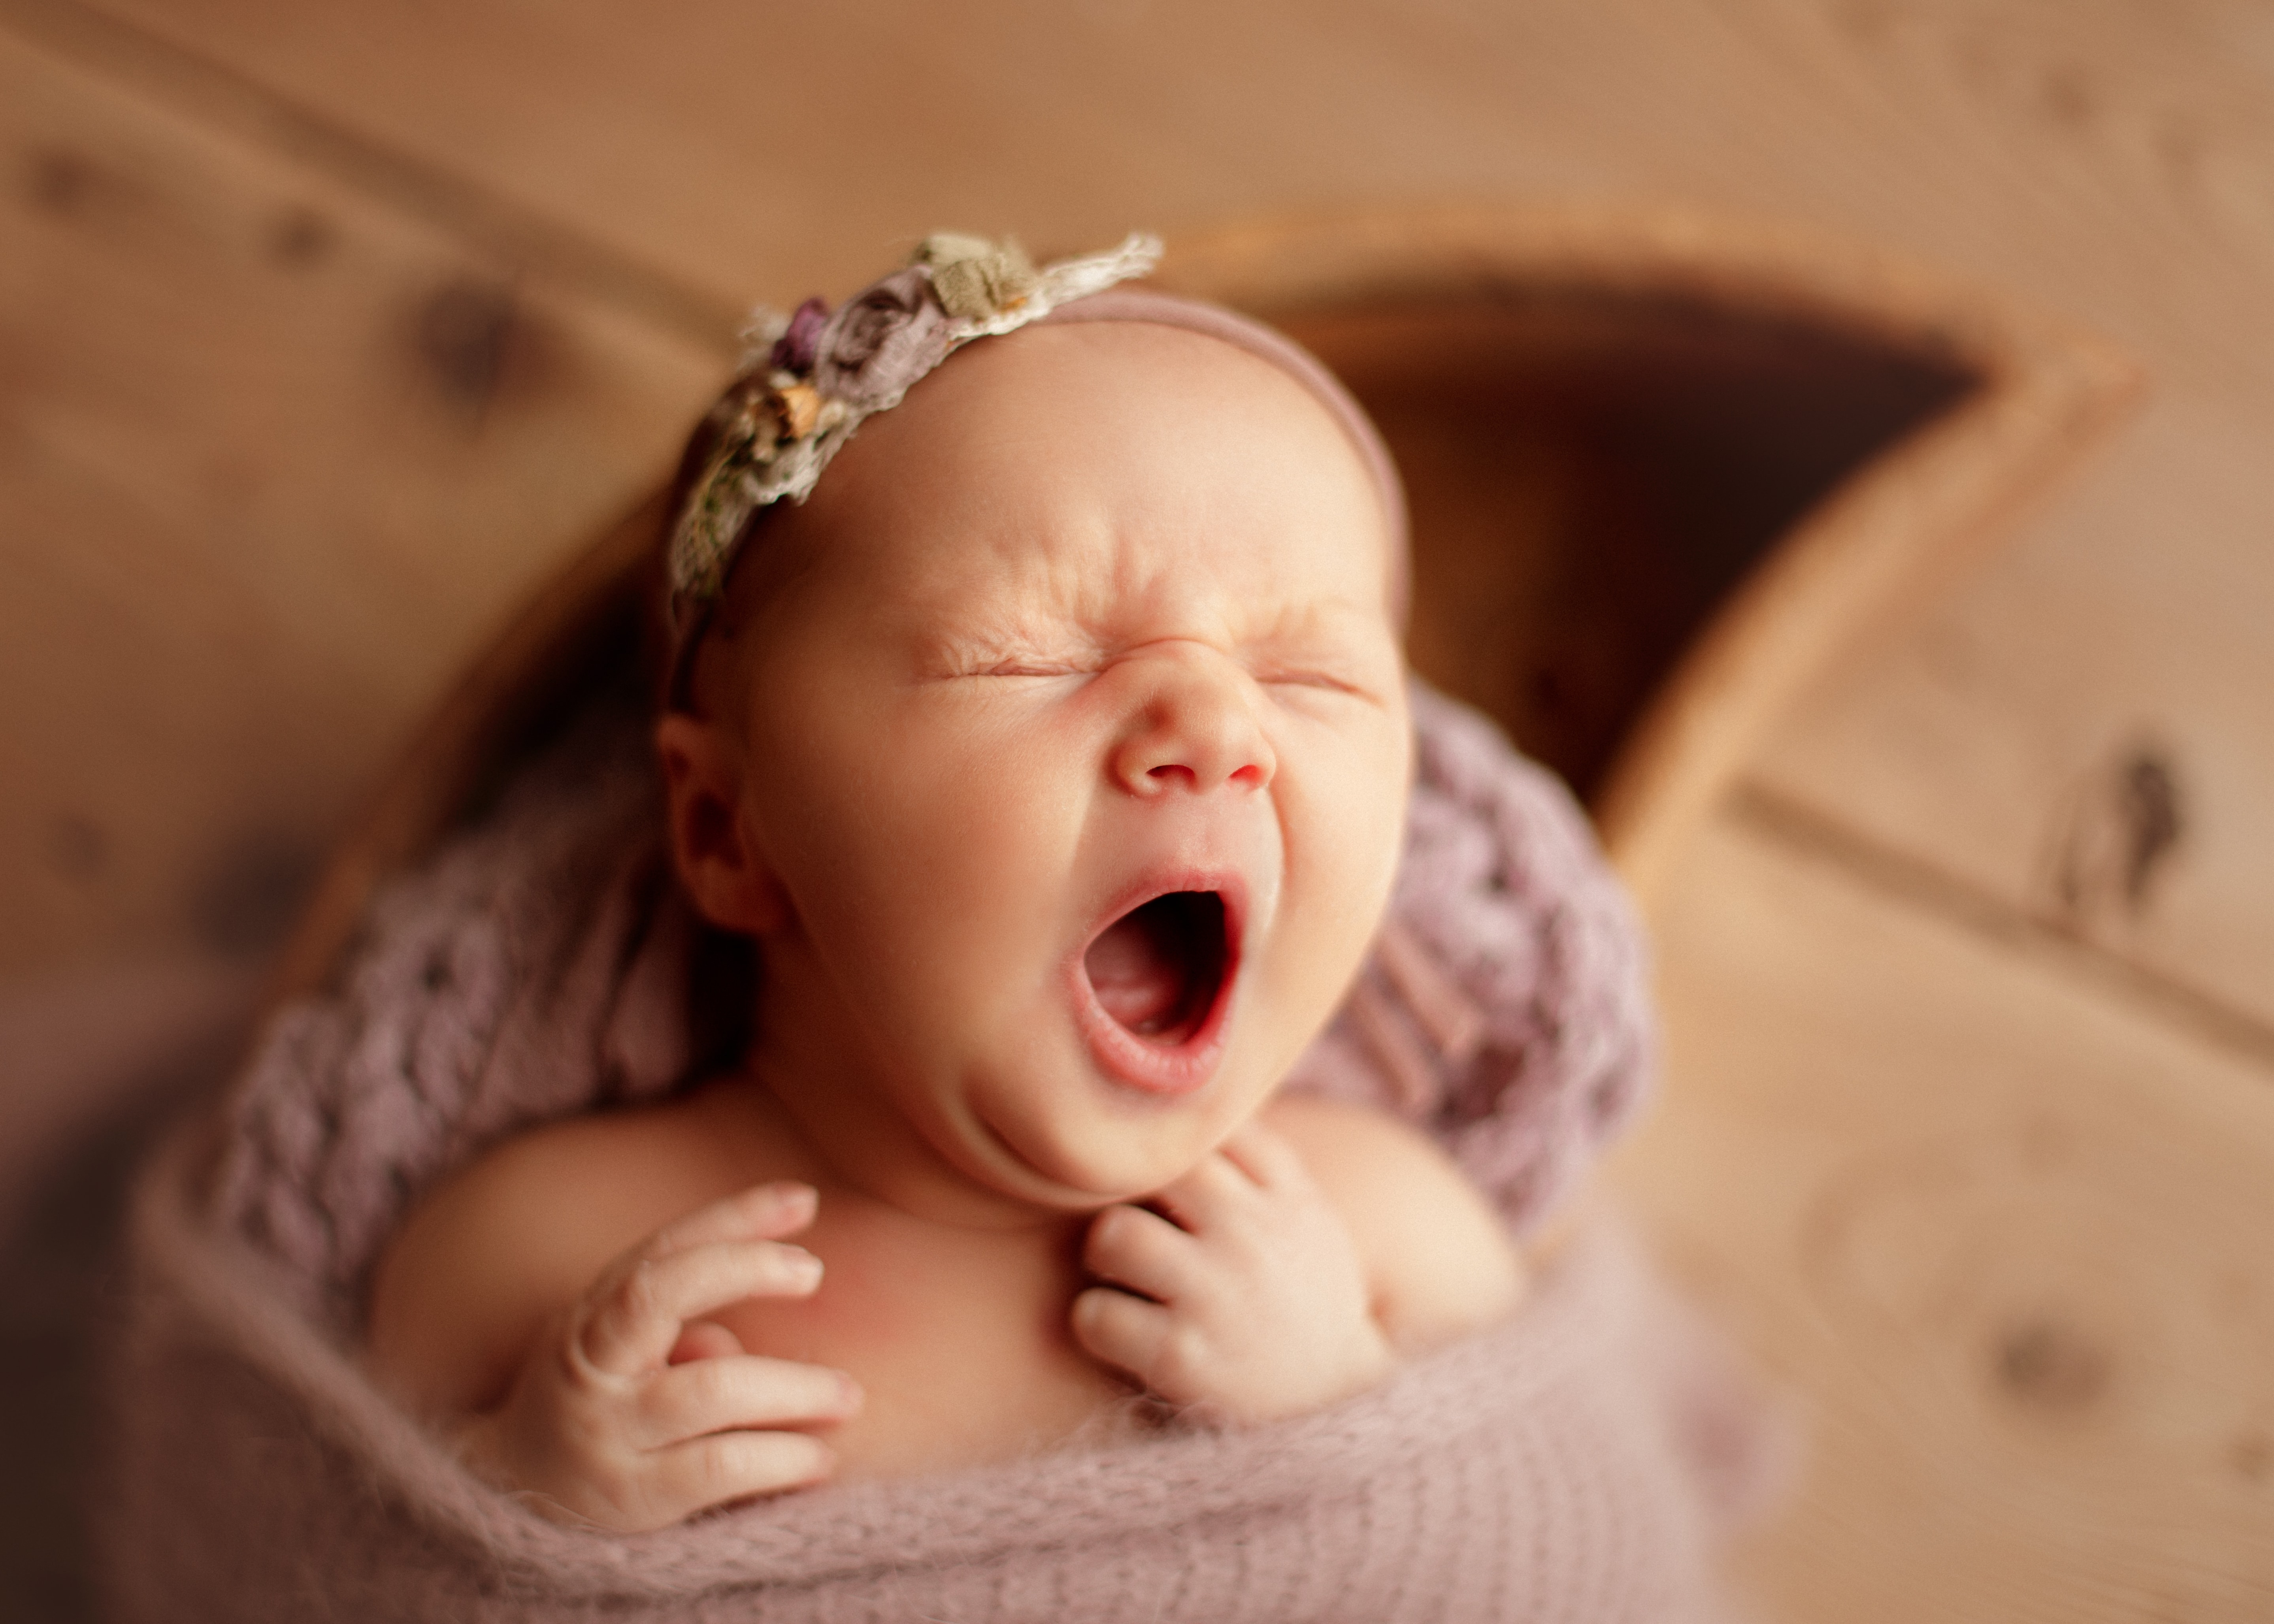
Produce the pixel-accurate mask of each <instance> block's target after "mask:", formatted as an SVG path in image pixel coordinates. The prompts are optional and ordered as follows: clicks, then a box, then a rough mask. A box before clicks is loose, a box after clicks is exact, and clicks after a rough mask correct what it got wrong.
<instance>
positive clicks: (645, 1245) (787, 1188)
mask: <svg viewBox="0 0 2274 1624" xmlns="http://www.w3.org/2000/svg"><path fill="white" fill-rule="evenodd" d="M820 1200H821V1196H820V1193H819V1192H817V1191H816V1190H815V1189H814V1187H813V1186H812V1185H811V1184H799V1183H797V1182H796V1181H795V1180H794V1179H777V1180H775V1181H774V1182H773V1183H772V1184H753V1185H751V1186H750V1187H749V1189H748V1190H738V1191H736V1192H734V1194H733V1195H730V1196H725V1197H722V1198H721V1199H719V1200H716V1201H713V1202H712V1203H711V1204H710V1205H709V1206H708V1207H697V1208H696V1209H695V1210H694V1211H693V1212H691V1213H689V1214H687V1215H686V1216H685V1217H683V1218H676V1219H674V1220H673V1221H672V1222H669V1223H667V1224H666V1225H664V1226H663V1228H661V1229H658V1230H657V1231H656V1232H655V1233H654V1234H653V1235H651V1236H649V1237H647V1239H646V1240H645V1241H644V1242H642V1243H641V1244H640V1245H639V1246H638V1248H637V1251H638V1252H639V1253H640V1255H642V1256H644V1257H650V1258H667V1257H669V1256H670V1255H671V1254H672V1253H673V1252H684V1251H686V1250H687V1248H689V1247H690V1246H705V1245H709V1244H712V1242H714V1241H750V1240H761V1241H778V1240H779V1239H781V1238H782V1237H784V1236H786V1235H794V1234H796V1233H797V1232H798V1231H799V1230H800V1229H804V1228H805V1227H806V1226H807V1225H808V1224H810V1223H811V1222H813V1214H814V1212H815V1209H816V1208H817V1207H818V1206H819V1204H820Z"/></svg>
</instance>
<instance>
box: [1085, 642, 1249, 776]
mask: <svg viewBox="0 0 2274 1624" xmlns="http://www.w3.org/2000/svg"><path fill="white" fill-rule="evenodd" d="M1132 674H1133V675H1134V674H1137V673H1132ZM1141 681H1142V683H1143V687H1142V688H1141V692H1140V693H1139V694H1138V695H1136V697H1135V701H1134V703H1133V705H1132V707H1131V709H1130V712H1129V721H1128V725H1127V727H1126V731H1125V732H1124V733H1123V734H1122V736H1121V738H1120V739H1119V741H1118V742H1117V743H1116V744H1115V746H1114V748H1113V753H1112V757H1111V763H1110V771H1111V774H1112V777H1113V778H1114V779H1115V781H1116V782H1117V783H1118V784H1119V785H1120V786H1121V787H1123V788H1124V789H1126V790H1127V791H1129V792H1130V793H1132V794H1137V795H1159V794H1163V793H1167V792H1169V791H1171V790H1178V789H1183V790H1192V791H1195V792H1203V793H1204V792H1206V791H1209V790H1213V789H1216V788H1217V787H1218V786H1223V785H1226V784H1230V785H1233V786H1237V787H1239V788H1242V789H1261V788H1263V787H1264V786H1266V785H1268V784H1269V783H1270V782H1271V778H1272V775H1273V773H1274V772H1276V771H1277V770H1278V763H1277V761H1276V758H1275V757H1274V756H1273V755H1272V751H1271V743H1270V741H1269V739H1267V738H1265V736H1264V733H1263V727H1262V724H1261V720H1260V719H1259V718H1257V716H1256V713H1255V703H1254V682H1253V681H1252V680H1250V679H1249V677H1248V676H1247V673H1245V672H1244V671H1241V670H1239V668H1238V667H1237V666H1235V665H1231V663H1230V662H1229V661H1227V660H1225V659H1224V658H1223V657H1222V656H1221V655H1218V654H1216V653H1215V652H1213V651H1212V650H1178V651H1175V652H1166V653H1163V654H1159V655H1155V656H1151V657H1149V658H1147V659H1146V660H1145V661H1144V662H1143V670H1142V673H1141Z"/></svg>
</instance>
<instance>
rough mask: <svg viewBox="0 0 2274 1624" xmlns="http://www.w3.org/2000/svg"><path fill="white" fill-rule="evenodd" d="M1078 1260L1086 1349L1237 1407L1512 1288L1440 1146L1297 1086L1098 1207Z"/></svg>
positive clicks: (1382, 1350)
mask: <svg viewBox="0 0 2274 1624" xmlns="http://www.w3.org/2000/svg"><path fill="white" fill-rule="evenodd" d="M1156 1209H1157V1210H1156ZM1084 1261H1085V1262H1086V1264H1087V1266H1088V1268H1089V1269H1090V1271H1091V1272H1092V1273H1093V1274H1096V1275H1098V1276H1099V1277H1100V1278H1101V1279H1103V1280H1104V1281H1107V1282H1111V1283H1110V1284H1108V1285H1104V1286H1098V1287H1093V1288H1092V1289H1089V1290H1087V1291H1084V1292H1083V1293H1082V1294H1081V1296H1080V1297H1077V1298H1076V1299H1075V1303H1074V1315H1073V1327H1074V1335H1075V1337H1076V1339H1077V1340H1078V1341H1079V1342H1081V1345H1082V1346H1083V1347H1084V1348H1085V1349H1087V1350H1088V1352H1089V1353H1090V1354H1091V1356H1092V1357H1096V1358H1097V1359H1098V1360H1100V1361H1101V1362H1103V1363H1104V1364H1107V1365H1113V1366H1115V1367H1117V1368H1118V1369H1121V1370H1124V1371H1126V1372H1129V1373H1130V1374H1131V1375H1133V1376H1134V1377H1135V1378H1136V1379H1137V1380H1140V1381H1141V1382H1142V1383H1144V1385H1145V1386H1146V1387H1147V1388H1148V1390H1150V1391H1151V1392H1153V1393H1155V1394H1156V1395H1159V1396H1160V1397H1162V1398H1164V1399H1166V1400H1168V1401H1169V1402H1171V1403H1175V1404H1178V1405H1183V1406H1187V1407H1190V1408H1193V1409H1194V1410H1199V1411H1200V1412H1201V1413H1203V1414H1207V1415H1210V1416H1212V1417H1216V1418H1219V1419H1224V1420H1228V1421H1232V1422H1240V1423H1254V1422H1261V1421H1269V1420H1274V1419H1276V1418H1279V1417H1285V1416H1290V1415H1295V1414H1299V1413H1301V1412H1302V1411H1305V1410H1314V1409H1318V1408H1321V1407H1322V1406H1324V1405H1327V1404H1330V1403H1333V1402H1337V1400H1340V1399H1344V1398H1347V1397H1350V1396H1352V1395H1354V1394H1357V1393H1359V1392H1362V1391H1364V1390H1365V1389H1366V1388H1367V1387H1371V1386H1373V1385H1374V1383H1375V1382H1377V1381H1379V1380H1382V1377H1384V1376H1385V1375H1387V1374H1388V1373H1389V1370H1390V1369H1391V1368H1392V1366H1393V1365H1395V1364H1396V1363H1397V1360H1398V1359H1399V1358H1401V1357H1412V1355H1415V1354H1418V1353H1421V1352H1425V1351H1427V1350H1428V1349H1430V1348H1433V1347H1435V1346H1437V1345H1439V1344H1440V1343H1442V1342H1448V1341H1450V1340H1452V1339H1453V1338H1454V1337H1456V1336H1458V1335H1462V1334H1463V1333H1465V1332H1466V1331H1469V1330H1472V1329H1476V1328H1478V1327H1481V1326H1484V1325H1487V1324H1489V1323H1490V1322H1492V1321H1493V1320H1495V1319H1499V1318H1501V1317H1502V1315H1504V1314H1506V1313H1508V1312H1510V1310H1511V1309H1512V1308H1513V1307H1514V1306H1515V1304H1516V1302H1517V1298H1518V1297H1520V1296H1521V1294H1522V1289H1523V1273H1522V1267H1521V1264H1520V1261H1519V1259H1517V1254H1516V1251H1515V1248H1514V1247H1513V1245H1512V1244H1510V1242H1509V1240H1508V1238H1507V1235H1506V1232H1505V1231H1504V1230H1503V1229H1502V1227H1501V1225H1500V1223H1499V1221H1498V1220H1497V1219H1496V1218H1495V1216H1494V1215H1493V1214H1492V1212H1491V1210H1490V1208H1489V1207H1487V1205H1486V1203H1485V1202H1484V1200H1483V1199H1482V1198H1481V1197H1480V1195H1478V1194H1477V1192H1475V1190H1474V1189H1473V1188H1472V1187H1471V1186H1470V1185H1469V1184H1468V1183H1467V1182H1466V1181H1465V1179H1463V1178H1462V1177H1461V1176H1460V1174H1459V1173H1458V1171H1457V1170H1456V1169H1454V1168H1453V1167H1452V1166H1451V1164H1450V1163H1449V1162H1447V1161H1446V1160H1445V1158H1444V1156H1443V1154H1442V1153H1441V1152H1439V1151H1438V1150H1437V1149H1436V1147H1434V1146H1433V1145H1430V1144H1429V1143H1428V1142H1427V1140H1425V1139H1422V1138H1421V1137H1420V1136H1419V1135H1418V1134H1416V1133H1414V1132H1412V1130H1411V1129H1408V1128H1405V1127H1404V1126H1403V1125H1401V1124H1397V1123H1395V1122H1392V1121H1390V1120H1389V1118H1387V1117H1384V1116H1380V1115H1378V1114H1377V1113H1374V1112H1367V1111H1361V1110H1358V1109H1352V1108H1349V1107H1344V1106H1337V1105H1333V1104H1329V1103H1327V1102H1324V1101H1302V1100H1286V1101H1279V1102H1276V1103H1275V1104H1274V1105H1273V1106H1272V1107H1271V1108H1270V1109H1269V1111H1268V1112H1267V1113H1266V1116H1265V1118H1264V1119H1263V1120H1260V1121H1258V1122H1254V1123H1251V1124H1247V1125H1246V1126H1245V1127H1243V1128H1242V1129H1240V1130H1239V1132H1237V1133H1235V1134H1234V1135H1233V1136H1232V1137H1231V1139H1228V1140H1227V1141H1226V1142H1225V1144H1224V1148H1223V1149H1222V1150H1220V1151H1219V1152H1217V1153H1216V1154H1215V1155H1214V1156H1211V1157H1210V1158H1209V1160H1208V1161H1207V1162H1203V1163H1202V1164H1201V1166H1200V1167H1198V1168H1196V1169H1193V1171H1192V1172H1191V1173H1189V1174H1187V1175H1186V1177H1184V1178H1182V1179H1179V1180H1178V1182H1177V1183H1176V1184H1171V1185H1170V1186H1169V1187H1168V1188H1167V1189H1165V1190H1163V1191H1162V1192H1160V1194H1159V1195H1158V1196H1157V1197H1156V1198H1155V1199H1153V1200H1152V1201H1151V1202H1148V1204H1147V1205H1146V1206H1144V1207H1136V1206H1124V1207H1108V1208H1107V1209H1106V1210H1105V1211H1104V1212H1103V1213H1101V1214H1098V1216H1097V1218H1096V1221H1095V1222H1093V1224H1092V1225H1091V1228H1090V1232H1089V1240H1088V1246H1087V1248H1086V1250H1085V1253H1084Z"/></svg>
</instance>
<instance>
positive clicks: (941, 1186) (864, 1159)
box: [730, 1052, 1088, 1233]
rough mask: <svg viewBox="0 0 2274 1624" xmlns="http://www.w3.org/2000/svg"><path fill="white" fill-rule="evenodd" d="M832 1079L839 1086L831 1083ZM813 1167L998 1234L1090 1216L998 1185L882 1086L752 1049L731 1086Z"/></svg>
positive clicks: (813, 1173)
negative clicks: (854, 1083) (940, 1143)
mask: <svg viewBox="0 0 2274 1624" xmlns="http://www.w3.org/2000/svg"><path fill="white" fill-rule="evenodd" d="M832 1085H833V1086H832ZM730 1086H734V1087H737V1088H741V1089H747V1090H748V1096H747V1097H748V1104H749V1109H753V1110H755V1111H757V1112H758V1113H759V1114H760V1115H761V1116H763V1117H764V1120H765V1122H766V1124H767V1126H768V1127H769V1129H770V1130H771V1131H772V1135H773V1136H775V1137H776V1139H777V1141H778V1142H779V1144H780V1145H781V1146H782V1147H784V1148H785V1149H787V1150H789V1151H791V1152H792V1153H793V1154H794V1155H795V1156H796V1157H797V1159H798V1160H799V1161H800V1162H802V1163H804V1164H805V1167H804V1176H805V1177H807V1178H808V1179H809V1181H810V1182H812V1183H813V1184H816V1185H817V1187H820V1188H824V1189H827V1188H829V1187H831V1186H835V1187H837V1188H840V1189H847V1190H851V1191H854V1192H858V1193H859V1194H861V1195H863V1196H866V1197H868V1198H869V1199H871V1200H874V1201H877V1202H878V1203H880V1204H881V1205H883V1206H885V1207H892V1208H893V1209H895V1210H896V1211H899V1212H900V1213H903V1214H907V1216H908V1217H911V1218H914V1219H916V1220H917V1221H919V1222H923V1223H927V1224H931V1225H936V1226H937V1227H939V1228H942V1229H973V1230H983V1231H988V1232H992V1233H1009V1232H1013V1231H1021V1230H1027V1231H1036V1232H1042V1231H1065V1230H1070V1229H1073V1228H1075V1227H1077V1226H1079V1225H1081V1224H1082V1223H1085V1222H1088V1214H1085V1213H1078V1212H1066V1211H1063V1210H1060V1209H1057V1208H1052V1207H1043V1206H1038V1205H1036V1204H1035V1203H1034V1202H1031V1201H1027V1200H1022V1199H1020V1198H1018V1197H1016V1196H1013V1195H1010V1194H1007V1193H1005V1192H1000V1191H997V1190H993V1189H990V1188H989V1187H987V1186H986V1185H983V1184H980V1183H979V1182H978V1181H977V1180H975V1179H974V1178H972V1177H969V1176H968V1175H967V1174H965V1173H964V1172H963V1171H962V1170H961V1169H959V1168H957V1167H955V1166H954V1165H953V1163H951V1162H948V1161H947V1160H946V1159H945V1157H944V1156H942V1155H941V1154H939V1152H938V1151H937V1149H935V1148H934V1147H932V1146H931V1145H930V1143H928V1142H927V1141H926V1140H925V1139H924V1138H923V1136H922V1134H920V1133H918V1132H916V1130H915V1128H914V1127H913V1126H912V1125H911V1124H909V1122H908V1120H907V1117H905V1116H901V1115H900V1113H899V1112H898V1111H896V1110H894V1109H892V1108H891V1106H890V1105H888V1104H886V1103H885V1102H884V1101H882V1100H881V1099H880V1098H879V1097H878V1095H877V1094H876V1093H874V1092H873V1091H870V1090H867V1089H861V1088H847V1087H845V1086H843V1085H842V1081H841V1079H840V1078H837V1077H832V1076H830V1075H827V1074H824V1075H821V1076H818V1077H817V1076H816V1075H814V1073H813V1071H809V1070H807V1069H803V1068H796V1067H792V1066H786V1065H784V1064H780V1057H779V1056H774V1055H769V1054H766V1053H764V1052H757V1053H753V1054H752V1055H750V1056H749V1057H748V1058H747V1059H746V1060H745V1062H744V1064H743V1067H742V1072H741V1073H740V1075H739V1076H738V1077H737V1078H736V1079H734V1082H733V1083H732V1084H731V1085H730Z"/></svg>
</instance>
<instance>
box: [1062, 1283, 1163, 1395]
mask: <svg viewBox="0 0 2274 1624" xmlns="http://www.w3.org/2000/svg"><path fill="white" fill-rule="evenodd" d="M1176 1336H1177V1322H1176V1319H1175V1317H1174V1316H1173V1315H1172V1314H1171V1312H1169V1311H1168V1310H1167V1309H1165V1308H1163V1307H1162V1306H1161V1304H1158V1303H1148V1302H1147V1301H1145V1299H1144V1298H1142V1297H1132V1296H1130V1295H1129V1294H1128V1293H1127V1292H1126V1291H1116V1290H1114V1289H1112V1288H1111V1287H1110V1286H1092V1287H1091V1288H1090V1289H1088V1290H1087V1291H1085V1292H1083V1293H1081V1295H1080V1296H1079V1297H1075V1298H1074V1300H1073V1339H1074V1341H1075V1342H1079V1343H1081V1347H1082V1350H1083V1351H1084V1352H1086V1353H1088V1355H1089V1357H1092V1358H1093V1359H1096V1360H1097V1361H1098V1362H1099V1363H1100V1364H1103V1365H1112V1366H1113V1367H1114V1368H1115V1369H1116V1370H1120V1371H1126V1372H1128V1373H1129V1374H1130V1375H1131V1376H1133V1377H1134V1378H1136V1380H1138V1381H1139V1382H1140V1383H1141V1384H1142V1385H1143V1386H1145V1387H1149V1388H1151V1389H1152V1390H1153V1391H1154V1392H1156V1393H1158V1394H1159V1395H1161V1396H1162V1397H1163V1398H1166V1399H1169V1400H1171V1402H1175V1401H1176V1400H1177V1398H1178V1395H1176V1394H1174V1393H1172V1392H1171V1391H1170V1390H1169V1387H1170V1386H1172V1385H1173V1383H1172V1382H1171V1383H1167V1384H1165V1385H1164V1381H1163V1378H1164V1376H1166V1375H1167V1374H1168V1367H1169V1365H1170V1363H1171V1352H1172V1350H1173V1348H1174V1346H1175V1339H1176Z"/></svg>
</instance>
